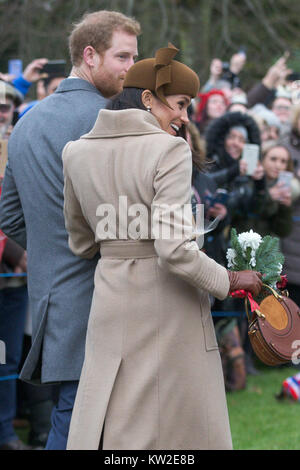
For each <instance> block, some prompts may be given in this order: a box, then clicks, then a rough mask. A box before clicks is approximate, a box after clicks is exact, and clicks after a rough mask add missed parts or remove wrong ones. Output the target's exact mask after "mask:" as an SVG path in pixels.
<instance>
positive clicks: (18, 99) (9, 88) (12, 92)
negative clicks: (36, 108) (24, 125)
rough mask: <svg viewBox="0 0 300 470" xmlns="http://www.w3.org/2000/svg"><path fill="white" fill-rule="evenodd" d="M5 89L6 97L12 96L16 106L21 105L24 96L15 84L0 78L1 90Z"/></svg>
mask: <svg viewBox="0 0 300 470" xmlns="http://www.w3.org/2000/svg"><path fill="white" fill-rule="evenodd" d="M1 89H3V91H4V94H5V97H6V98H10V99H11V100H12V101H13V103H14V105H15V106H20V104H22V103H23V101H24V96H23V95H22V93H20V92H19V90H17V89H16V88H15V87H14V86H13V85H11V84H10V83H8V82H5V81H3V80H0V92H1Z"/></svg>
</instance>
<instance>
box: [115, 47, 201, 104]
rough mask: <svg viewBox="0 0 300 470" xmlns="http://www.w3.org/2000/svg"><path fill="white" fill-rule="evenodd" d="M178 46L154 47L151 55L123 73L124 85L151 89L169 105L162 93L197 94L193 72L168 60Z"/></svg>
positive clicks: (197, 79) (197, 88)
mask: <svg viewBox="0 0 300 470" xmlns="http://www.w3.org/2000/svg"><path fill="white" fill-rule="evenodd" d="M178 51H179V49H177V48H176V47H174V46H173V44H171V43H169V44H168V47H163V48H161V49H158V51H156V54H155V58H152V59H144V60H140V61H139V62H137V63H136V64H134V65H133V66H132V67H130V69H129V71H128V72H127V74H126V77H125V81H124V88H144V89H145V90H146V89H148V90H150V91H153V92H155V94H156V96H157V97H158V98H159V99H160V100H161V101H162V102H163V103H164V104H165V105H166V106H168V107H169V108H171V106H170V105H169V103H168V101H167V100H166V98H165V97H166V96H168V95H179V94H180V95H188V96H190V97H191V98H193V97H195V96H196V95H197V93H198V90H199V86H200V81H199V78H198V76H197V74H196V73H195V72H194V71H193V70H192V69H190V68H189V67H187V66H186V65H184V64H182V63H181V62H178V61H177V60H172V59H173V57H174V56H175V55H176V54H177V52H178Z"/></svg>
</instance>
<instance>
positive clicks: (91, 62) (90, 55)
mask: <svg viewBox="0 0 300 470" xmlns="http://www.w3.org/2000/svg"><path fill="white" fill-rule="evenodd" d="M97 57H98V54H97V52H96V50H95V49H94V48H93V46H86V47H85V48H84V50H83V60H84V62H85V63H86V64H87V65H88V66H89V67H95V60H96V58H97Z"/></svg>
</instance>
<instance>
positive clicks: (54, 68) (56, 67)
mask: <svg viewBox="0 0 300 470" xmlns="http://www.w3.org/2000/svg"><path fill="white" fill-rule="evenodd" d="M40 73H47V74H48V75H59V74H61V76H62V77H64V76H65V75H66V61H65V60H63V59H60V60H49V61H48V62H47V63H46V64H45V65H44V66H43V67H42V68H41V69H40Z"/></svg>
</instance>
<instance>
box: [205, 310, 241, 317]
mask: <svg viewBox="0 0 300 470" xmlns="http://www.w3.org/2000/svg"><path fill="white" fill-rule="evenodd" d="M244 313H245V312H243V311H233V312H229V311H228V312H223V311H212V312H211V314H212V316H213V317H241V316H242V315H244Z"/></svg>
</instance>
